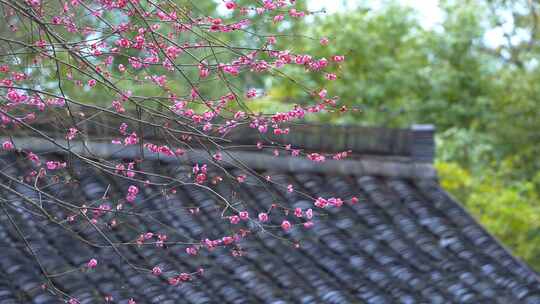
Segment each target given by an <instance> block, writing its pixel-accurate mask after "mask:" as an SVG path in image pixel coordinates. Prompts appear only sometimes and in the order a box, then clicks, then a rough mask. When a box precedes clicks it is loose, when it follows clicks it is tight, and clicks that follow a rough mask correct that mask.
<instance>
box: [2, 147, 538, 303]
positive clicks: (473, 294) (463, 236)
mask: <svg viewBox="0 0 540 304" xmlns="http://www.w3.org/2000/svg"><path fill="white" fill-rule="evenodd" d="M57 157H58V156H57ZM26 165H27V163H26V162H15V158H14V156H12V155H6V154H4V155H0V168H2V170H0V171H1V172H2V173H3V174H4V175H1V176H0V180H1V183H2V184H4V185H10V187H9V189H6V188H0V198H2V199H3V200H4V202H2V205H3V207H2V210H0V252H1V253H0V303H1V304H7V303H59V297H58V296H56V295H52V294H51V293H50V292H49V291H47V290H44V289H42V288H40V286H41V284H43V283H44V280H43V277H42V276H41V275H40V268H39V267H38V264H37V263H36V261H35V259H34V258H33V257H32V254H31V253H30V252H29V251H28V250H27V249H26V246H25V244H24V242H23V241H22V240H21V238H20V235H19V233H22V234H24V236H25V238H26V241H27V242H28V243H29V245H30V246H31V247H32V249H33V251H34V253H35V254H36V255H37V256H38V257H39V261H40V263H41V265H42V267H43V268H44V269H45V270H47V271H48V272H49V273H50V274H54V273H60V272H66V271H67V273H64V274H62V275H58V276H55V277H54V278H53V281H54V283H55V284H56V285H57V286H58V287H59V288H60V289H62V290H64V291H66V292H67V293H69V294H70V295H71V296H73V297H76V298H77V299H78V300H79V301H80V302H81V303H103V302H104V301H103V298H104V296H105V295H112V296H113V298H114V303H127V301H128V299H129V298H134V299H135V300H136V301H137V303H171V304H172V303H276V304H277V303H373V304H375V303H475V304H480V303H501V304H507V303H528V304H533V303H540V284H539V280H538V276H537V275H536V273H534V272H533V271H532V270H531V269H529V268H528V267H527V266H525V265H524V264H522V263H520V262H519V261H517V260H516V259H515V258H514V257H512V256H511V255H510V254H509V253H508V252H507V251H506V250H505V249H504V248H502V247H501V246H500V245H499V244H498V243H497V241H496V240H494V239H493V237H492V236H490V235H489V234H487V233H486V232H485V231H484V230H483V229H482V228H481V227H480V226H479V225H478V223H477V222H475V221H474V220H473V219H472V218H471V216H470V215H468V214H467V213H466V212H465V211H464V210H463V209H462V208H461V207H460V206H459V205H458V204H457V203H456V202H455V201H453V200H452V199H451V198H450V197H449V196H448V195H447V194H446V193H445V192H444V191H443V190H442V189H441V187H440V185H439V184H438V183H437V181H436V180H434V179H408V178H390V177H384V176H376V175H373V176H354V175H351V176H341V175H331V174H326V175H325V174H315V173H302V172H294V173H293V172H261V174H262V175H267V174H269V175H272V176H273V177H274V180H275V181H276V182H280V183H283V184H292V185H294V187H295V189H297V190H299V191H302V192H305V193H308V194H310V195H311V196H313V197H319V196H321V197H329V196H339V197H344V198H350V197H351V196H353V195H355V196H358V197H359V198H360V202H359V203H358V204H354V205H351V204H345V205H344V206H342V207H341V208H339V209H337V208H329V209H325V210H324V214H322V215H321V216H318V217H316V220H315V222H316V223H315V225H314V227H312V228H311V229H309V230H308V229H304V228H303V227H300V226H298V227H294V228H293V229H291V230H290V231H289V232H287V233H284V232H282V231H281V230H280V229H275V230H270V231H269V232H262V231H261V230H257V228H256V227H252V229H253V230H255V231H258V232H257V233H256V235H253V236H250V237H247V238H246V239H245V240H242V241H241V242H240V244H241V246H242V248H243V250H244V256H242V257H234V256H232V255H231V254H230V252H229V251H228V250H225V249H224V248H218V249H216V250H215V251H212V252H209V251H207V250H201V251H200V255H199V256H197V257H190V256H188V255H187V254H186V253H185V248H186V246H185V245H182V244H171V245H168V246H166V248H156V247H155V246H154V245H145V246H142V247H137V246H128V245H124V246H118V247H117V248H118V249H117V250H118V251H119V253H121V255H122V256H123V258H120V256H119V255H118V254H117V253H116V252H115V251H114V250H113V249H112V248H111V247H107V246H106V245H107V242H106V241H104V238H103V236H102V235H101V234H100V232H99V231H97V230H96V229H94V228H93V227H91V226H89V224H88V223H87V222H86V221H76V222H75V223H73V224H68V223H66V222H65V221H63V219H65V218H66V217H67V216H68V215H69V214H67V213H66V212H65V209H64V208H60V207H59V206H58V204H57V203H58V202H57V203H52V202H51V201H50V200H49V199H48V198H47V197H45V196H42V197H41V199H40V197H39V195H38V194H37V193H36V192H34V191H33V190H31V189H30V188H28V187H26V186H23V185H22V184H21V183H17V182H14V181H9V180H8V179H7V177H6V176H5V175H9V176H11V177H14V178H16V179H17V178H18V177H19V176H21V175H22V174H23V172H27V171H28V168H26V167H25V166H26ZM149 165H150V164H147V166H149ZM151 166H154V169H155V170H165V171H167V172H168V173H169V174H178V175H181V174H184V173H185V171H186V170H189V169H190V168H188V167H173V166H172V165H171V164H165V163H159V162H157V161H154V162H152V163H151ZM68 172H70V173H69V174H70V178H71V179H72V180H77V181H78V183H72V184H69V185H64V184H53V185H51V186H49V187H48V188H46V189H47V193H50V194H52V195H54V196H56V197H58V198H60V199H61V200H63V201H65V202H70V203H73V204H76V205H79V206H80V205H81V204H82V203H84V202H86V203H87V204H88V202H92V201H96V200H97V201H99V199H100V198H101V197H102V196H103V194H104V193H105V192H107V193H108V194H109V196H110V198H109V201H115V200H117V199H119V198H122V197H124V196H125V193H123V191H124V190H125V189H126V188H127V185H128V184H127V182H126V181H123V180H121V179H117V178H114V179H113V178H110V177H107V176H105V175H103V174H98V173H97V172H96V171H94V170H93V169H90V168H88V167H86V166H82V165H80V164H79V165H78V164H77V163H76V162H74V170H71V171H68ZM232 173H233V174H235V173H236V172H234V170H233V171H232ZM235 187H236V188H235ZM215 190H216V191H218V192H219V193H220V194H222V195H224V196H227V197H231V195H232V194H234V195H235V196H234V198H235V199H236V200H238V201H241V202H243V207H245V208H246V209H247V210H249V211H250V214H257V212H260V211H262V210H267V209H268V208H269V207H270V206H271V204H272V203H273V202H275V201H280V202H282V203H283V204H284V205H287V206H290V207H293V208H294V207H301V208H309V207H312V206H313V201H312V200H309V199H307V198H306V197H304V196H302V195H300V194H298V193H289V192H287V191H286V189H283V188H280V187H273V188H272V189H264V188H262V187H261V186H256V185H250V183H245V184H243V185H241V186H238V185H234V186H233V185H231V184H229V183H227V182H223V183H221V184H220V185H219V186H216V187H215ZM13 191H16V192H18V193H20V194H24V196H25V197H26V198H27V199H29V200H33V201H35V202H39V203H40V204H43V206H44V208H45V209H46V210H47V211H48V212H49V213H50V214H51V215H52V216H54V217H55V218H57V219H58V220H59V221H62V222H61V223H62V225H64V226H66V227H69V228H70V229H72V232H69V231H67V230H66V229H65V228H63V227H61V226H60V225H57V224H52V223H51V222H50V221H46V220H44V219H43V217H42V215H41V214H34V213H35V211H36V210H37V209H35V208H33V207H29V204H28V203H27V202H25V201H24V199H23V198H21V197H20V196H18V195H17V194H15V192H13ZM270 193H273V195H271V194H270ZM5 201H8V202H9V204H6V203H5ZM193 207H201V208H200V212H199V213H197V214H192V213H191V212H190V211H189V209H188V208H193ZM125 210H126V211H130V212H133V213H134V214H132V215H129V216H127V215H126V216H122V215H118V216H117V217H116V218H117V220H118V222H119V225H118V226H117V227H116V228H114V229H111V228H109V227H106V226H104V225H103V224H98V226H99V227H100V228H101V229H102V231H103V232H104V233H105V234H106V236H107V237H108V238H109V239H110V241H112V242H131V241H133V240H134V239H135V238H136V237H137V236H138V235H139V234H140V233H141V232H142V231H154V232H161V233H167V235H168V236H169V240H170V241H177V240H178V241H189V240H194V241H198V240H201V239H204V238H210V239H212V238H217V237H221V236H223V235H224V234H227V233H230V231H231V225H230V224H229V223H228V222H227V221H220V220H215V219H216V218H219V215H220V213H221V212H222V208H216V201H215V198H214V197H213V196H212V195H211V194H209V192H207V191H203V190H202V189H200V188H195V187H177V192H176V193H174V194H172V193H168V194H167V197H165V196H164V195H163V194H162V193H161V191H160V189H158V188H155V187H145V188H142V190H141V193H139V196H138V198H137V200H136V202H135V203H134V205H133V206H131V207H128V208H126V209H125ZM8 214H9V217H8ZM138 214H145V215H144V216H143V215H141V216H139V215H138ZM108 216H109V215H108ZM110 216H112V215H110ZM271 219H272V221H273V224H275V225H276V226H278V225H279V224H280V220H281V219H280V217H271ZM13 223H16V224H17V227H18V229H20V231H17V229H16V228H15V227H14V225H13ZM76 233H79V234H80V236H83V237H84V238H86V239H88V240H91V241H92V242H94V243H95V244H94V245H99V246H90V245H88V244H85V243H84V242H81V241H80V240H78V239H77V238H76V236H75V235H76ZM282 238H283V239H282ZM296 242H298V243H299V244H300V246H299V247H298V248H295V246H294V245H293V244H294V243H296ZM92 257H97V258H98V261H99V262H98V263H99V264H98V267H97V268H96V269H95V270H92V271H80V270H76V271H72V272H70V270H72V269H74V268H78V267H81V266H84V265H85V263H86V262H87V261H88V260H89V259H90V258H92ZM126 261H129V263H128V262H126ZM130 264H133V265H137V266H140V267H144V268H146V269H149V268H150V269H151V268H152V267H153V266H155V265H160V266H161V267H162V269H163V270H164V274H163V275H162V276H161V277H155V276H153V275H151V274H149V273H144V272H138V271H136V270H134V268H132V267H131V266H130ZM199 267H203V268H204V269H205V272H204V274H203V275H202V276H197V277H196V278H195V279H194V280H193V281H192V282H189V283H184V284H180V286H169V285H168V284H167V282H166V277H167V271H169V270H171V271H173V270H177V271H185V272H193V271H197V269H198V268H199Z"/></svg>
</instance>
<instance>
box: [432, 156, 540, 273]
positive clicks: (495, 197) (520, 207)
mask: <svg viewBox="0 0 540 304" xmlns="http://www.w3.org/2000/svg"><path fill="white" fill-rule="evenodd" d="M436 167H437V170H438V172H439V176H440V178H441V184H442V186H443V188H445V189H446V190H448V191H449V192H450V193H452V194H453V195H454V196H455V197H457V198H458V199H459V200H460V201H461V202H463V203H464V205H465V207H466V208H467V209H468V210H469V211H470V212H471V213H472V214H473V216H475V217H476V218H477V219H478V221H480V222H481V223H482V224H483V225H484V226H485V227H486V228H487V229H488V230H489V231H490V232H491V233H493V234H494V235H495V236H496V237H497V238H498V239H499V240H501V242H502V243H503V244H505V245H506V246H507V247H509V248H510V249H512V251H513V252H514V254H516V255H518V256H520V257H521V258H523V259H524V260H526V261H527V262H528V263H529V264H530V265H531V266H533V267H535V268H536V269H539V268H540V233H538V232H540V196H539V193H538V192H537V190H536V189H535V185H534V183H533V182H528V181H523V180H512V179H511V176H512V175H513V174H514V172H513V167H514V164H513V162H512V160H511V159H509V160H507V161H504V162H503V163H502V164H501V165H500V166H499V167H497V168H485V169H484V170H482V175H475V176H471V173H470V172H469V171H468V170H467V169H466V168H463V167H462V166H460V165H459V164H457V163H455V162H438V163H437V164H436ZM537 176H540V172H539V174H537Z"/></svg>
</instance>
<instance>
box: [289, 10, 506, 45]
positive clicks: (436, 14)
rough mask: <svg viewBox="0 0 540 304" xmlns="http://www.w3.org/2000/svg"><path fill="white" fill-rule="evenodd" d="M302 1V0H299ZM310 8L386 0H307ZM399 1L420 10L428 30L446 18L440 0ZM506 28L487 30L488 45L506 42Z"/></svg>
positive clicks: (328, 12) (419, 16) (420, 17)
mask: <svg viewBox="0 0 540 304" xmlns="http://www.w3.org/2000/svg"><path fill="white" fill-rule="evenodd" d="M299 1H301V0H299ZM305 1H307V4H308V7H309V9H310V10H321V9H325V10H326V12H327V14H332V13H335V12H340V11H347V10H351V9H354V8H356V7H358V6H360V5H362V4H366V3H369V6H370V7H371V8H373V9H378V8H380V7H382V6H384V4H385V1H384V0H371V1H367V2H366V1H365V0H305ZM399 3H401V4H402V5H405V6H409V7H411V8H413V9H415V10H416V11H417V12H418V20H419V22H420V25H421V26H422V27H423V28H424V29H427V30H430V29H435V28H436V27H437V26H438V25H440V24H441V23H442V21H443V19H444V13H443V11H442V10H441V8H440V7H439V0H399ZM504 32H505V29H502V28H494V29H491V30H489V31H487V32H486V34H485V36H484V39H485V42H486V44H487V45H488V46H490V47H496V46H499V45H501V44H503V43H504Z"/></svg>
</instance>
